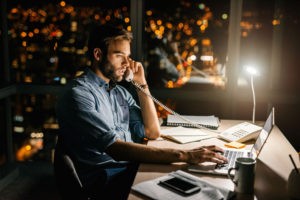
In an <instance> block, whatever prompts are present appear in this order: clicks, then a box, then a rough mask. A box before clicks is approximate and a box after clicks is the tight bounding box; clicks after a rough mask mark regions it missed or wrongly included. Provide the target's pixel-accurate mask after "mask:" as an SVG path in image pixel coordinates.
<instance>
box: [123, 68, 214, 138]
mask: <svg viewBox="0 0 300 200" xmlns="http://www.w3.org/2000/svg"><path fill="white" fill-rule="evenodd" d="M127 70H128V72H126V74H125V78H124V79H125V80H126V81H127V82H131V83H132V84H133V85H134V86H135V87H136V88H137V89H139V90H140V91H142V92H143V93H144V94H145V95H147V96H148V97H150V98H151V99H152V100H153V101H154V102H155V103H157V104H158V105H159V106H161V107H163V108H164V109H165V110H166V111H168V112H169V113H171V114H173V115H174V116H176V117H178V118H180V119H182V120H184V121H186V122H188V123H189V124H192V125H193V126H194V127H196V128H200V129H206V130H209V131H212V132H216V133H219V132H218V131H214V130H211V129H209V128H207V127H205V126H202V125H201V124H197V123H195V122H193V121H191V120H189V119H187V118H185V117H183V116H181V115H180V114H178V113H176V112H175V111H174V110H172V109H170V108H169V107H167V106H166V105H164V104H163V103H162V102H160V101H159V100H157V99H156V98H155V97H153V96H152V95H151V94H148V93H147V92H146V91H145V89H144V88H143V87H142V86H141V85H140V84H138V83H137V82H135V81H133V77H134V74H133V72H132V70H130V69H127Z"/></svg>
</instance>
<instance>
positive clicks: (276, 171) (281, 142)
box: [128, 120, 300, 200]
mask: <svg viewBox="0 0 300 200" xmlns="http://www.w3.org/2000/svg"><path fill="white" fill-rule="evenodd" d="M239 122H241V121H237V120H222V123H221V127H220V128H219V130H220V131H222V130H225V129H226V128H228V127H230V126H233V125H235V124H237V123H239ZM224 143H225V141H222V140H219V139H217V138H212V139H208V140H203V141H200V142H194V143H189V144H177V143H174V142H171V141H167V140H150V141H148V144H147V145H150V146H155V147H161V148H180V149H190V148H195V147H199V146H203V145H211V144H215V145H219V146H220V147H224ZM252 145H253V143H252V144H251V143H250V144H248V145H247V147H246V148H251V146H252ZM289 154H291V155H292V156H293V158H294V160H295V162H296V164H297V166H300V162H299V155H298V153H297V152H296V150H295V149H294V148H293V147H292V145H291V144H290V143H289V142H288V141H287V139H286V138H285V136H284V135H283V133H282V132H281V131H280V129H279V128H278V127H277V126H275V127H274V128H273V130H272V132H271V134H270V136H269V138H268V140H267V142H266V144H265V146H264V147H263V150H262V151H261V153H260V155H259V157H258V161H257V166H256V176H255V186H254V187H255V196H256V197H257V199H258V200H260V199H263V200H265V199H288V197H287V189H286V186H287V179H288V176H289V173H290V171H291V170H292V169H293V165H292V163H291V161H290V158H289V156H288V155H289ZM186 167H187V164H186V163H173V164H169V165H167V164H141V165H140V167H139V169H138V172H137V175H136V177H135V180H134V183H133V185H135V184H137V183H140V182H142V181H146V180H151V179H154V178H158V177H160V176H164V175H166V174H168V173H169V172H171V171H175V170H178V169H181V170H183V171H186ZM189 173H191V172H189ZM191 174H193V175H196V176H198V177H201V179H203V180H205V181H209V182H210V183H213V184H215V185H217V186H220V187H226V188H228V189H230V190H233V189H234V184H233V183H232V182H231V181H230V180H229V179H228V178H227V177H225V176H218V175H209V174H199V173H191ZM128 199H129V200H136V199H147V198H146V197H145V196H143V195H140V194H138V193H136V192H134V191H131V192H130V194H129V197H128Z"/></svg>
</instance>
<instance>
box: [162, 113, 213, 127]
mask: <svg viewBox="0 0 300 200" xmlns="http://www.w3.org/2000/svg"><path fill="white" fill-rule="evenodd" d="M184 119H186V120H184ZM195 124H199V125H201V126H204V127H206V128H211V129H217V128H218V127H219V118H218V117H215V116H214V115H209V116H194V115H181V117H178V116H176V115H168V117H167V126H183V127H193V128H196V125H195Z"/></svg>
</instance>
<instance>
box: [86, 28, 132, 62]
mask: <svg viewBox="0 0 300 200" xmlns="http://www.w3.org/2000/svg"><path fill="white" fill-rule="evenodd" d="M119 39H120V40H128V41H129V42H131V40H132V33H131V32H129V31H127V30H125V29H123V28H120V27H117V26H110V25H94V26H93V27H92V29H91V31H90V35H89V40H88V56H89V58H90V59H91V61H92V60H93V59H94V53H93V52H94V49H95V48H100V49H101V51H102V53H103V56H106V55H107V49H108V45H109V43H110V42H111V41H114V40H119Z"/></svg>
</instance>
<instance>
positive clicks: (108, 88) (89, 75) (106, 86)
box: [85, 67, 116, 91]
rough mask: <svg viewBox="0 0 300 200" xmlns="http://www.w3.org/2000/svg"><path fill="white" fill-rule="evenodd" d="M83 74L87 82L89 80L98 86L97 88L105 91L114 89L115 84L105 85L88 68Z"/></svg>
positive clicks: (110, 82)
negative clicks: (103, 88) (102, 88)
mask: <svg viewBox="0 0 300 200" xmlns="http://www.w3.org/2000/svg"><path fill="white" fill-rule="evenodd" d="M85 74H86V76H87V78H88V79H89V80H91V81H92V82H93V83H94V84H96V85H98V86H99V87H105V89H106V90H108V91H109V90H112V89H114V88H115V87H116V83H115V82H112V81H109V84H108V83H106V82H105V81H104V80H103V79H102V78H100V77H99V76H97V74H96V73H95V72H93V71H92V70H91V69H90V68H88V67H87V68H86V70H85Z"/></svg>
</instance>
